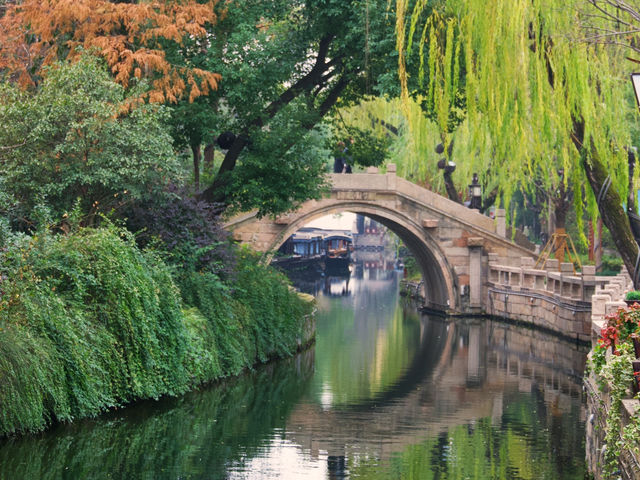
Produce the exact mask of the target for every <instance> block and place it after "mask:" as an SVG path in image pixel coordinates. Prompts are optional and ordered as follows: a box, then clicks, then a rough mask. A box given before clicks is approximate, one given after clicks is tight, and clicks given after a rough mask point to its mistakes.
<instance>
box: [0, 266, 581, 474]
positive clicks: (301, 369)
mask: <svg viewBox="0 0 640 480" xmlns="http://www.w3.org/2000/svg"><path fill="white" fill-rule="evenodd" d="M398 278H399V277H398V273H396V272H394V271H385V270H381V269H375V268H366V267H364V266H363V265H360V266H358V268H355V269H354V272H353V273H352V274H351V275H349V276H345V275H344V272H343V274H342V276H340V275H339V274H338V275H335V276H330V275H328V276H326V277H323V278H321V279H318V280H317V281H316V282H311V283H308V284H306V285H305V288H306V289H307V290H310V291H312V293H316V294H317V295H318V307H319V312H318V318H317V342H316V345H315V347H314V348H313V349H311V350H310V351H308V352H305V353H304V354H302V355H300V356H298V357H296V358H294V359H290V360H286V361H282V362H277V363H273V364H270V365H267V366H264V367H260V368H258V369H256V371H254V372H251V373H249V374H247V375H245V376H243V377H242V378H239V379H233V380H228V381H226V382H223V383H221V384H215V385H212V386H209V387H207V388H205V389H202V390H201V391H198V392H194V393H191V394H188V395H186V396H184V397H180V398H177V399H165V400H161V401H159V402H144V403H142V404H139V405H136V406H133V407H130V408H127V409H123V410H121V411H117V412H112V413H110V414H107V415H104V416H101V417H100V418H98V419H95V420H89V421H80V422H77V423H75V424H73V425H68V426H60V427H57V428H55V429H53V430H52V431H49V432H47V433H45V434H42V435H38V436H31V437H24V438H18V439H9V440H4V441H2V442H0V479H2V480H4V479H7V480H9V479H11V480H13V479H43V480H44V479H106V478H116V479H254V478H256V479H272V478H282V479H307V478H308V479H347V478H349V479H441V480H444V479H582V478H584V473H585V464H584V418H583V416H584V409H583V406H582V393H581V375H582V369H583V365H584V360H585V355H586V349H584V348H578V347H576V346H575V345H574V344H571V343H567V342H564V341H562V340H559V339H557V338H555V337H552V336H549V335H547V334H544V333H541V332H537V331H533V330H529V329H526V328H522V327H516V326H513V325H508V324H503V323H498V322H492V321H488V320H481V319H460V320H445V319H439V318H433V317H428V316H421V315H420V314H418V313H417V312H416V310H415V309H414V308H412V307H411V306H406V305H403V302H402V299H401V298H400V297H399V296H398Z"/></svg>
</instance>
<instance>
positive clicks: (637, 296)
mask: <svg viewBox="0 0 640 480" xmlns="http://www.w3.org/2000/svg"><path fill="white" fill-rule="evenodd" d="M624 299H625V300H640V292H639V291H638V290H631V291H630V292H627V293H626V295H625V296H624Z"/></svg>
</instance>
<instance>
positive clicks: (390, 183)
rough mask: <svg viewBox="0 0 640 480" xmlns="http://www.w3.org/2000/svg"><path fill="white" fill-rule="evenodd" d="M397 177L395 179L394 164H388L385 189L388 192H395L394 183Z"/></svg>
mask: <svg viewBox="0 0 640 480" xmlns="http://www.w3.org/2000/svg"><path fill="white" fill-rule="evenodd" d="M396 180H397V177H396V164H395V163H389V164H388V165H387V188H388V189H389V190H395V189H396V184H397V182H396Z"/></svg>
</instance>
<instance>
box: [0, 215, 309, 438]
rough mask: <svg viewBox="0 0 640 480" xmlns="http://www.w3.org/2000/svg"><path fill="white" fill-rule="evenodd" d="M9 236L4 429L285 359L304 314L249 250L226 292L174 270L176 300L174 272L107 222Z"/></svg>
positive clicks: (2, 351)
mask: <svg viewBox="0 0 640 480" xmlns="http://www.w3.org/2000/svg"><path fill="white" fill-rule="evenodd" d="M16 238H17V239H16V240H15V241H14V242H13V244H12V245H10V246H8V247H7V248H6V249H5V251H4V252H3V253H2V255H0V276H1V278H3V279H4V280H3V281H2V282H1V283H0V405H2V408H1V409H0V435H2V434H8V433H14V432H25V431H38V430H42V429H43V428H45V427H46V426H47V425H49V424H50V423H52V422H55V421H70V420H73V419H74V418H81V417H87V416H94V415H96V414H98V413H100V412H101V411H104V410H106V409H109V408H111V407H114V406H120V405H123V404H126V403H128V402H131V401H134V400H137V399H142V398H158V397H159V396H161V395H165V394H169V395H176V394H179V393H182V392H185V391H186V390H188V389H190V388H193V387H194V386H195V385H198V384H200V383H203V382H207V381H211V380H213V379H216V378H220V377H222V376H228V375H233V374H237V373H239V372H240V371H242V370H243V369H245V368H248V367H251V366H252V365H253V364H255V363H256V361H266V360H267V359H269V358H272V357H282V356H286V355H289V354H291V353H292V351H293V349H294V348H295V346H296V340H297V336H298V335H299V332H300V329H301V319H302V317H303V316H304V315H305V314H306V313H309V308H310V307H309V306H308V303H306V302H304V301H302V300H301V299H299V298H298V297H297V295H296V294H295V293H293V292H291V291H289V288H288V286H287V283H286V282H285V281H284V277H283V276H282V275H281V274H278V273H275V272H274V271H272V270H271V269H270V268H268V267H263V266H261V265H259V264H258V258H257V256H255V255H253V254H250V253H248V252H246V251H243V252H242V253H241V254H240V256H239V270H238V272H237V273H236V277H235V280H234V288H231V287H230V286H229V285H227V284H225V283H223V282H222V281H221V280H220V278H219V277H218V276H217V275H216V274H215V273H213V272H211V271H206V272H195V271H186V272H185V271H182V272H181V274H180V275H179V276H178V277H177V278H179V279H180V282H179V285H180V288H181V290H182V296H184V300H183V298H181V292H180V290H179V289H178V287H177V286H176V284H175V283H174V280H173V277H172V274H171V269H170V268H169V267H168V266H166V265H165V264H164V263H163V262H162V261H161V260H160V259H159V258H158V257H157V256H156V255H154V254H153V253H151V252H143V251H141V250H139V249H138V248H137V247H136V245H135V243H134V240H133V236H132V235H131V234H129V233H127V232H126V231H125V230H120V229H118V228H116V227H114V226H112V225H107V226H106V227H104V228H100V229H79V230H77V231H74V232H72V233H71V234H68V235H58V236H53V235H50V234H39V235H37V236H34V237H16ZM185 304H187V305H188V306H189V307H190V308H184V305H185Z"/></svg>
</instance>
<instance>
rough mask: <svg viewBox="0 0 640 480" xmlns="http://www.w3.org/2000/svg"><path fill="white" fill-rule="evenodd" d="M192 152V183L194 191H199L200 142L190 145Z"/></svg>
mask: <svg viewBox="0 0 640 480" xmlns="http://www.w3.org/2000/svg"><path fill="white" fill-rule="evenodd" d="M191 152H192V153H193V185H194V188H195V191H196V192H199V191H200V157H201V154H200V144H197V145H191Z"/></svg>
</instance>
